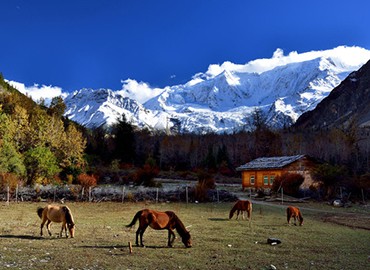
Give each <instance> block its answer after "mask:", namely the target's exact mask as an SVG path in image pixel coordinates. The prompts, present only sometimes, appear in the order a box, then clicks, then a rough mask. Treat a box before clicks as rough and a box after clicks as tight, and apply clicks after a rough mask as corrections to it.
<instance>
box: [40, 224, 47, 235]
mask: <svg viewBox="0 0 370 270" xmlns="http://www.w3.org/2000/svg"><path fill="white" fill-rule="evenodd" d="M45 222H46V220H43V221H42V222H41V226H40V229H41V230H40V236H42V229H43V228H44V224H45Z"/></svg>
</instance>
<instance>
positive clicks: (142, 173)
mask: <svg viewBox="0 0 370 270" xmlns="http://www.w3.org/2000/svg"><path fill="white" fill-rule="evenodd" d="M158 174H159V168H158V167H157V166H156V165H155V160H154V159H152V158H148V159H147V161H146V163H145V164H144V166H143V167H142V168H140V169H139V170H138V171H137V172H136V174H135V184H136V185H143V186H146V187H156V186H158V184H157V183H156V182H155V181H154V178H155V177H156V176H157V175H158Z"/></svg>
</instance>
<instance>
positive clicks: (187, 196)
mask: <svg viewBox="0 0 370 270" xmlns="http://www.w3.org/2000/svg"><path fill="white" fill-rule="evenodd" d="M185 194H186V204H187V203H188V202H189V193H188V186H186V188H185Z"/></svg>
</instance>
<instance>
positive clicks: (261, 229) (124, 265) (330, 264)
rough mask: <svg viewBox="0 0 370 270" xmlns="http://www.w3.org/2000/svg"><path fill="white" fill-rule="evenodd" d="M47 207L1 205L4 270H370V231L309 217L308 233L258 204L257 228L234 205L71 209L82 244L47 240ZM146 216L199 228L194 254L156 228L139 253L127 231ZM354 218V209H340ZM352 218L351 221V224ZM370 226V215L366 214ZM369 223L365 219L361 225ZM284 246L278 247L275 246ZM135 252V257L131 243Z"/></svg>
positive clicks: (281, 211) (280, 210)
mask: <svg viewBox="0 0 370 270" xmlns="http://www.w3.org/2000/svg"><path fill="white" fill-rule="evenodd" d="M45 205H46V203H18V204H15V203H13V204H10V205H4V204H3V205H1V219H0V244H1V245H0V269H270V268H269V267H271V265H274V266H275V267H276V268H277V269H356V270H357V269H370V260H369V256H370V231H369V230H364V229H354V228H350V227H348V226H343V225H338V224H334V223H331V222H327V221H328V220H327V219H326V221H325V219H324V218H323V217H324V216H325V215H326V213H325V210H326V208H328V210H331V209H329V207H328V206H320V212H317V211H309V210H303V215H304V218H305V222H304V225H303V226H288V225H287V224H286V218H285V207H281V206H280V207H277V206H270V205H257V204H254V208H253V215H252V222H251V223H249V222H248V221H247V220H244V221H243V220H235V219H233V220H229V219H228V213H229V210H230V209H231V207H232V205H233V204H232V203H220V204H188V205H187V204H180V203H168V204H165V203H158V204H154V203H152V204H144V203H136V204H135V203H69V204H67V205H68V206H69V208H70V209H71V211H72V213H73V215H74V219H75V222H76V235H75V236H76V237H75V238H73V239H71V238H68V239H65V238H58V237H57V235H56V234H57V233H58V232H59V231H60V224H56V223H54V224H53V225H52V226H51V230H52V232H53V233H55V235H53V236H52V237H49V236H46V235H47V233H46V228H44V237H40V236H39V233H40V229H39V227H40V219H39V217H38V216H37V214H36V208H37V206H45ZM142 208H153V209H157V210H163V211H164V210H172V211H174V212H176V213H177V215H178V216H179V217H180V219H181V220H182V221H183V223H184V224H185V226H191V227H190V228H189V229H190V231H191V235H192V239H193V247H192V248H188V249H186V248H185V247H184V245H183V244H182V242H181V241H180V240H181V239H180V237H178V238H177V239H176V242H175V245H174V247H173V248H167V247H166V245H167V231H155V230H153V229H151V228H148V229H147V231H146V232H145V234H144V244H145V245H146V247H145V248H142V247H136V246H135V245H134V244H135V230H136V228H137V226H138V225H136V228H135V229H131V230H130V229H127V228H125V227H124V225H126V224H128V223H129V222H130V221H131V219H132V218H133V216H134V214H135V213H136V212H137V211H138V210H140V209H142ZM336 211H337V214H339V215H340V214H342V213H341V212H343V214H346V213H347V212H351V211H354V209H350V210H348V209H336ZM352 216H353V215H351V216H348V217H346V218H345V219H346V220H347V221H349V223H350V224H353V223H355V222H356V220H357V219H356V218H354V219H353V222H352V221H351V220H349V219H350V217H352ZM361 216H362V217H365V218H367V221H369V219H368V218H369V213H368V212H366V211H362V213H361ZM361 219H362V218H361ZM269 237H276V238H279V239H281V241H282V243H281V244H279V245H274V246H271V245H269V244H267V238H269ZM129 241H131V242H132V244H133V252H132V254H130V253H129V249H128V242H129Z"/></svg>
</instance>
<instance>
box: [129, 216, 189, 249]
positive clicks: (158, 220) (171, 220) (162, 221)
mask: <svg viewBox="0 0 370 270" xmlns="http://www.w3.org/2000/svg"><path fill="white" fill-rule="evenodd" d="M137 220H139V228H138V229H137V231H136V245H137V246H138V245H139V235H140V245H141V246H144V245H143V234H144V232H145V230H146V228H148V226H150V227H151V228H153V229H154V230H164V229H166V230H168V246H169V247H172V245H173V242H174V241H175V238H176V235H175V233H174V232H173V230H174V229H176V231H177V232H178V233H179V235H180V236H181V238H182V242H183V243H184V245H185V247H187V248H189V247H191V239H190V233H189V232H188V231H187V230H186V228H185V226H184V224H183V223H182V222H181V220H180V219H179V218H178V216H177V215H176V214H175V213H174V212H172V211H166V212H159V211H155V210H150V209H143V210H140V211H139V212H137V213H136V214H135V216H134V218H133V220H132V221H131V223H130V224H129V225H127V226H126V227H130V228H131V227H132V226H134V225H135V223H136V222H137Z"/></svg>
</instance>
